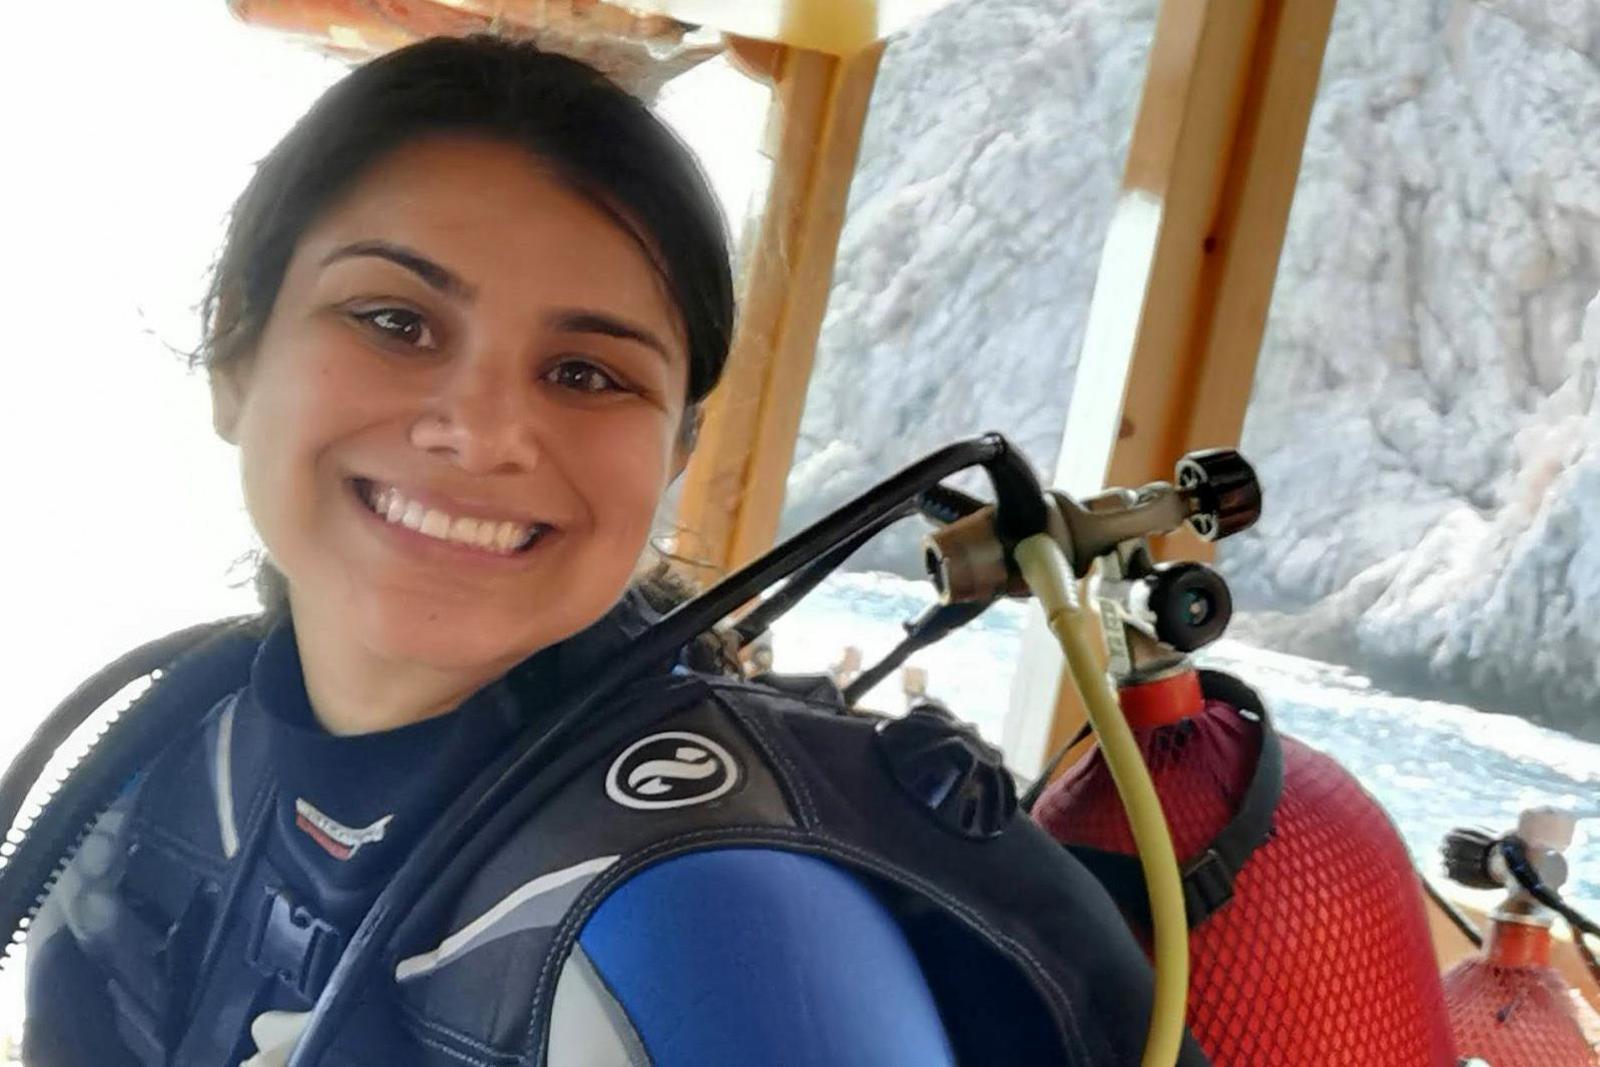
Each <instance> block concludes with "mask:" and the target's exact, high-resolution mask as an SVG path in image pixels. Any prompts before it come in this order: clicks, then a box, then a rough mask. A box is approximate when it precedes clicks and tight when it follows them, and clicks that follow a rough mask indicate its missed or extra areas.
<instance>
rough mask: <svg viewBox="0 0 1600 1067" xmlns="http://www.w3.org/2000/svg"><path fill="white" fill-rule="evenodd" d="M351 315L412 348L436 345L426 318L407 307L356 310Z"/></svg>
mask: <svg viewBox="0 0 1600 1067" xmlns="http://www.w3.org/2000/svg"><path fill="white" fill-rule="evenodd" d="M353 317H354V318H355V319H356V321H358V322H362V323H365V324H366V325H367V326H369V327H371V328H372V329H374V330H377V331H378V332H379V333H381V334H383V336H384V337H386V338H389V339H391V340H395V341H399V342H400V343H401V344H404V345H409V346H411V347H412V348H436V347H438V346H437V342H436V341H435V339H434V336H433V331H432V330H431V329H429V328H428V320H426V319H424V318H423V317H422V316H421V315H419V314H418V313H417V312H415V311H411V310H409V309H408V308H373V309H372V310H371V311H357V312H355V313H354V316H353Z"/></svg>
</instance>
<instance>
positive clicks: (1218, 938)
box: [1034, 669, 1455, 1067]
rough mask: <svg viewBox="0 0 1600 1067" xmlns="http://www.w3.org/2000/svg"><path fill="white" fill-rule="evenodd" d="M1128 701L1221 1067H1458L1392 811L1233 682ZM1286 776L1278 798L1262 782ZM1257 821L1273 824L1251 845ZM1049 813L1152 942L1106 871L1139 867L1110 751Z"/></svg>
mask: <svg viewBox="0 0 1600 1067" xmlns="http://www.w3.org/2000/svg"><path fill="white" fill-rule="evenodd" d="M1121 698H1122V705H1123V708H1124V711H1125V713H1126V714H1127V717H1128V720H1129V725H1130V726H1132V727H1133V729H1134V734H1135V736H1136V737H1137V739H1138V741H1139V744H1140V747H1141V749H1142V751H1143V753H1144V757H1145V760H1146V763H1147V764H1148V765H1149V767H1150V773H1151V777H1152V778H1153V779H1154V781H1155V785H1156V790H1157V792H1158V793H1159V794H1160V796H1161V800H1162V806H1163V808H1164V810H1165V812H1166V816H1167V820H1168V823H1169V824H1170V826H1171V829H1172V838H1173V845H1174V846H1175V848H1176V850H1177V853H1178V856H1179V858H1180V861H1181V862H1182V863H1183V864H1184V868H1185V875H1186V877H1185V896H1186V901H1187V903H1188V906H1189V915H1190V926H1191V934H1190V939H1189V944H1190V953H1191V964H1190V967H1191V977H1190V986H1189V1001H1188V1022H1189V1028H1190V1030H1191V1032H1192V1033H1193V1034H1194V1036H1195V1038H1196V1039H1197V1040H1198V1041H1199V1043H1200V1045H1201V1047H1202V1048H1204V1049H1205V1051H1206V1053H1207V1054H1208V1055H1209V1056H1210V1057H1211V1059H1212V1062H1213V1063H1215V1064H1216V1065H1217V1067H1235V1065H1237V1067H1257V1065H1262V1064H1272V1065H1274V1067H1297V1065H1302V1064H1303V1065H1305V1067H1327V1065H1328V1064H1359V1065H1361V1067H1453V1065H1454V1064H1455V1054H1454V1049H1453V1047H1452V1041H1451V1035H1450V1031H1449V1026H1448V1020H1447V1016H1446V1013H1445V1009H1444V999H1443V994H1442V992H1441V988H1440V980H1439V973H1438V969H1437V966H1436V964H1435V962H1434V954H1433V947H1432V940H1431V937H1430V934H1429V929H1428V923H1427V917H1426V914H1425V912H1424V910H1423V901H1422V893H1421V890H1420V888H1419V884H1418V880H1417V876H1416V874H1415V872H1414V870H1413V868H1412V865H1411V860H1410V857H1409V855H1408V853H1407V851H1406V848H1405V845H1404V844H1403V843H1402V842H1401V840H1400V838H1399V836H1398V835H1397V834H1396V833H1395V831H1394V829H1393V827H1392V826H1391V825H1390V823H1389V821H1388V819H1387V817H1386V816H1385V815H1384V813H1383V811H1382V809H1381V808H1379V806H1378V805H1377V803H1376V802H1375V801H1373V799H1372V798H1371V797H1369V796H1368V795H1367V794H1366V793H1365V792H1364V791H1363V790H1362V789H1361V787H1360V786H1359V785H1358V784H1357V783H1356V782H1355V780H1354V779H1353V778H1351V777H1350V775H1349V774H1348V773H1346V772H1345V771H1344V770H1343V769H1342V768H1341V767H1340V766H1339V765H1338V764H1337V763H1335V762H1334V761H1333V760H1332V759H1330V758H1329V757H1327V756H1325V755H1323V754H1321V753H1319V752H1317V751H1315V750H1314V749H1311V748H1309V747H1307V746H1305V745H1303V744H1300V743H1299V742H1297V741H1294V740H1292V739H1289V738H1280V737H1278V736H1277V735H1276V734H1275V733H1274V732H1273V731H1272V730H1271V727H1270V723H1269V721H1268V720H1267V718H1266V715H1265V711H1264V709H1263V708H1262V705H1261V702H1260V699H1259V697H1257V696H1256V695H1255V694H1254V693H1253V692H1252V691H1251V690H1250V689H1249V688H1248V687H1247V686H1245V685H1243V684H1242V683H1240V682H1239V681H1238V680H1237V679H1234V678H1232V677H1230V676H1228V675H1225V674H1219V673H1216V672H1210V671H1206V672H1199V674H1198V675H1197V674H1196V672H1194V671H1192V670H1187V669H1185V670H1183V671H1181V672H1179V673H1178V674H1176V675H1174V676H1172V677H1169V678H1167V679H1165V680H1162V681H1157V682H1149V683H1145V684H1143V685H1136V686H1125V687H1124V688H1123V689H1122V691H1121ZM1268 757H1270V760H1269V758H1268ZM1269 762H1276V765H1277V766H1278V767H1280V768H1281V779H1277V778H1276V776H1273V777H1274V782H1273V783H1268V784H1269V785H1270V784H1275V782H1276V781H1281V793H1280V794H1277V795H1276V796H1273V795H1270V791H1269V790H1266V789H1265V787H1264V786H1263V785H1262V784H1261V782H1262V780H1263V779H1265V778H1266V777H1268V775H1267V773H1266V772H1268V771H1270V770H1272V768H1271V767H1268V766H1266V764H1267V763H1269ZM1273 800H1276V804H1275V805H1274V804H1273V803H1272V801H1273ZM1246 809H1252V810H1253V815H1252V816H1251V817H1252V818H1253V819H1254V820H1255V821H1256V822H1257V823H1259V826H1258V827H1257V828H1256V832H1254V833H1250V834H1244V835H1241V833H1240V830H1241V829H1242V828H1245V827H1244V823H1245V822H1246V821H1247V820H1246V818H1245V816H1246V814H1247V811H1246ZM1034 814H1035V817H1036V818H1037V819H1038V821H1039V822H1040V823H1041V824H1042V825H1043V826H1044V828H1045V829H1046V830H1048V831H1049V832H1050V834H1051V835H1052V836H1054V837H1055V838H1056V839H1057V840H1059V841H1061V842H1062V843H1064V844H1067V845H1068V846H1070V847H1073V850H1074V852H1075V854H1077V855H1078V856H1079V858H1080V859H1083V860H1084V862H1085V863H1086V864H1088V865H1089V866H1090V868H1091V869H1092V870H1095V871H1096V873H1097V874H1102V879H1103V880H1105V881H1106V883H1107V886H1108V888H1109V889H1110V890H1111V891H1112V894H1113V895H1114V896H1117V897H1118V898H1119V901H1120V902H1121V903H1122V904H1123V907H1124V910H1125V912H1127V913H1128V915H1129V917H1130V920H1132V921H1133V923H1134V925H1135V927H1136V928H1140V927H1141V926H1142V927H1143V929H1142V930H1141V933H1143V932H1144V930H1147V929H1148V926H1147V923H1148V919H1147V918H1146V919H1141V916H1143V915H1147V914H1148V904H1147V902H1146V899H1145V895H1144V886H1143V879H1142V876H1140V875H1138V872H1137V868H1136V867H1133V866H1123V867H1121V868H1119V869H1118V870H1116V871H1113V872H1112V874H1113V875H1114V876H1113V877H1110V878H1107V877H1106V875H1105V874H1104V873H1102V872H1104V871H1106V870H1107V869H1108V867H1116V866H1117V864H1119V863H1120V864H1123V865H1131V864H1133V863H1135V862H1136V861H1135V860H1133V859H1132V858H1131V854H1132V853H1133V839H1132V835H1131V833H1130V831H1129V828H1128V823H1127V817H1126V815H1125V813H1124V811H1123V807H1122V802H1121V800H1120V799H1119V797H1118V795H1117V791H1116V788H1115V786H1114V785H1113V783H1112V781H1111V775H1110V772H1109V771H1108V769H1107V767H1106V764H1105V761H1104V759H1103V757H1102V756H1101V754H1100V751H1099V749H1098V748H1097V749H1095V750H1093V751H1092V752H1091V753H1090V754H1089V755H1088V756H1087V757H1085V758H1084V759H1082V760H1080V761H1079V762H1078V763H1077V764H1076V765H1075V766H1074V767H1073V768H1072V769H1071V770H1069V771H1068V772H1067V773H1066V774H1065V775H1064V776H1063V777H1062V778H1061V779H1059V780H1058V781H1056V782H1055V783H1053V784H1052V785H1051V787H1050V788H1049V789H1048V790H1047V791H1046V792H1045V793H1044V795H1043V796H1042V797H1041V798H1040V801H1039V803H1038V805H1037V806H1036V807H1035V809H1034ZM1245 829H1247V828H1245ZM1241 842H1242V844H1243V847H1241ZM1097 859H1109V860H1111V861H1112V862H1111V863H1110V864H1107V863H1101V862H1096V860H1097ZM1129 872H1131V874H1130V873H1129ZM1115 875H1120V876H1121V881H1122V884H1121V885H1118V884H1117V882H1118V877H1116V876H1115ZM1230 875H1231V877H1230ZM1130 882H1131V883H1133V884H1132V886H1131V889H1130V888H1129V883H1130ZM1197 920H1198V921H1197Z"/></svg>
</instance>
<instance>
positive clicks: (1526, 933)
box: [1444, 916, 1600, 1067]
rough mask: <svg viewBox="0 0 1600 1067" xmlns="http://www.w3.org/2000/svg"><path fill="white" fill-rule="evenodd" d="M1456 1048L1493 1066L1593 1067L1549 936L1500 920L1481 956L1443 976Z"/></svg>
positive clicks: (1541, 930)
mask: <svg viewBox="0 0 1600 1067" xmlns="http://www.w3.org/2000/svg"><path fill="white" fill-rule="evenodd" d="M1444 996H1445V1003H1446V1004H1447V1005H1448V1007H1449V1011H1450V1024H1451V1027H1452V1028H1453V1029H1454V1031H1455V1037H1456V1046H1457V1047H1458V1048H1459V1049H1460V1050H1461V1054H1462V1055H1463V1056H1476V1057H1478V1058H1480V1059H1482V1060H1484V1061H1486V1062H1488V1063H1490V1064H1492V1065H1493V1067H1595V1064H1596V1063H1597V1062H1600V1061H1597V1060H1596V1058H1595V1054H1594V1050H1593V1049H1592V1048H1590V1046H1589V1042H1588V1041H1587V1040H1586V1039H1585V1038H1584V1036H1583V1031H1582V1029H1580V1028H1579V1025H1578V1017H1577V1012H1576V1010H1575V1009H1574V1007H1573V1004H1572V991H1571V989H1570V988H1569V987H1568V986H1567V983H1566V981H1565V980H1564V979H1563V978H1562V977H1561V974H1560V972H1558V971H1557V970H1556V969H1555V968H1554V967H1552V966H1550V930H1549V928H1548V927H1546V926H1540V925H1529V924H1528V923H1525V922H1519V921H1516V920H1514V919H1509V918H1501V917H1499V916H1496V917H1495V918H1494V919H1493V921H1492V922H1491V924H1490V929H1489V936H1488V938H1487V939H1486V941H1485V942H1484V946H1483V953H1482V954H1481V955H1479V956H1475V957H1473V958H1472V959H1469V960H1465V961H1463V962H1461V963H1459V964H1457V965H1456V966H1455V967H1454V968H1452V969H1451V970H1450V972H1449V973H1448V974H1446V975H1445V977H1444Z"/></svg>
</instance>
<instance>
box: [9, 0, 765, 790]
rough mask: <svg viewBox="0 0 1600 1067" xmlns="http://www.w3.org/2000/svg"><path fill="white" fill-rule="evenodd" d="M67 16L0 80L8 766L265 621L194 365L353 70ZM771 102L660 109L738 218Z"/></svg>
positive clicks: (756, 99)
mask: <svg viewBox="0 0 1600 1067" xmlns="http://www.w3.org/2000/svg"><path fill="white" fill-rule="evenodd" d="M72 8H73V10H72V13H71V15H70V17H65V13H64V12H62V11H61V10H60V9H59V7H58V6H57V5H54V4H23V5H12V6H11V9H10V10H8V13H7V28H8V31H9V39H10V40H11V41H13V42H15V43H19V44H23V47H17V48H14V49H13V50H12V54H11V55H10V56H9V57H8V58H7V61H6V62H5V63H4V64H0V100H3V101H4V104H3V105H0V138H3V141H0V143H3V144H4V146H5V147H4V150H3V152H0V160H3V163H0V174H3V178H0V242H3V247H4V248H5V249H6V255H5V257H4V259H3V260H0V293H4V294H5V297H4V304H3V307H4V310H5V315H4V333H3V334H0V336H3V337H4V350H5V355H6V360H5V367H6V374H7V377H8V382H7V384H8V385H9V389H8V390H7V391H8V394H9V396H10V397H12V398H14V402H13V403H12V404H11V405H9V407H10V410H9V411H7V412H6V415H5V417H4V418H3V419H0V454H3V455H4V457H5V465H4V472H5V498H6V504H5V505H4V510H3V511H0V516H3V517H4V521H3V522H0V591H3V594H0V595H3V596H4V598H5V604H6V607H7V610H6V612H5V618H6V622H4V623H0V626H3V627H4V628H5V632H4V633H3V635H0V636H3V639H4V645H3V647H4V648H5V650H6V651H5V654H4V657H5V658H4V661H3V662H4V666H5V670H6V678H7V686H6V693H7V700H6V710H5V714H4V717H3V718H0V758H3V756H4V753H6V752H9V751H10V750H11V748H12V747H13V746H14V745H15V744H16V743H18V742H20V740H21V739H22V737H24V736H25V735H26V734H27V732H29V731H30V730H31V728H32V725H33V724H34V723H35V722H37V721H38V720H39V719H40V718H41V717H42V716H43V715H44V714H45V713H46V712H47V711H48V710H49V709H50V708H51V707H52V706H54V704H55V703H56V702H57V701H58V700H59V699H60V698H61V697H62V696H63V695H65V693H66V692H67V691H69V690H70V689H71V688H72V686H73V685H75V684H77V683H78V682H79V681H81V680H82V679H83V678H84V677H85V676H86V675H87V674H89V673H90V672H92V671H93V670H95V669H96V668H98V667H99V666H101V665H103V664H104V663H105V662H106V661H107V660H108V659H110V658H111V657H113V656H115V655H117V654H119V653H121V652H123V651H126V650H127V649H129V648H131V647H133V646H134V645H136V644H138V643H140V642H142V641H144V640H147V639H149V638H152V637H155V636H159V635H160V634H163V633H166V632H168V631H170V630H173V629H176V628H178V627H180V626H185V625H188V624H190V623H193V622H197V621H201V620H204V619H209V618H216V617H219V616H222V615H226V614H233V613H239V612H243V611H248V610H250V609H251V608H252V607H253V606H254V600H253V597H252V595H251V593H250V592H249V590H248V589H247V588H243V587H240V586H239V583H241V582H243V581H244V580H245V579H246V578H247V577H248V568H247V567H241V566H238V565H237V563H236V561H237V560H238V559H239V558H240V557H241V556H242V555H243V554H244V553H245V552H247V551H248V550H249V549H250V548H251V547H252V546H253V538H252V535H251V533H250V529H249V525H248V522H247V520H246V518H245V516H244V513H243V508H242V504H241V501H240V497H239V492H238V488H237V476H236V470H235V457H234V454H233V452H232V450H231V449H230V448H228V447H227V446H225V445H223V444H222V443H221V442H219V441H217V440H216V438H215V437H213V436H212V434H211V432H210V427H209V410H208V406H207V399H206V393H205V386H204V383H203V381H202V380H201V379H200V378H199V377H198V376H196V375H193V374H190V373H189V372H188V371H187V370H186V368H185V366H184V363H183V360H182V358H181V357H180V355H179V354H178V353H177V350H179V349H185V348H189V347H192V346H193V345H194V343H195V339H196V331H197V316H196V314H195V310H194V309H195V305H196V304H197V302H198V301H199V299H200V296H201V294H202V292H203V288H204V277H205V271H206V268H207V267H208V266H209V264H210V262H211V260H212V258H213V257H214V255H215V253H216V250H217V246H218V243H219V239H220V235H221V232H222V230H221V227H222V219H223V216H224V213H225V212H226V209H227V207H228V205H229V203H230V202H231V201H232V199H233V198H234V196H235V195H236V194H237V193H238V191H239V190H240V189H241V188H242V187H243V185H244V183H245V181H246V180H247V179H248V177H249V174H250V169H251V165H252V163H253V161H254V160H256V159H257V158H259V157H260V156H261V155H262V154H263V153H264V152H265V151H266V150H267V149H268V148H269V147H270V146H271V145H272V144H273V142H274V141H276V140H277V138H278V137H279V136H280V135H281V134H282V133H283V132H284V131H285V130H286V129H287V128H288V127H289V125H290V124H291V123H292V122H293V121H294V119H295V118H296V117H298V115H299V114H300V113H301V112H302V111H303V110H304V109H305V108H306V106H307V105H308V104H309V103H310V102H311V100H312V99H314V98H315V96H316V95H317V94H318V93H319V92H320V91H321V90H322V89H323V88H324V87H325V86H326V85H327V84H328V83H330V82H331V81H332V80H334V79H335V78H337V77H338V76H339V74H340V73H341V72H342V70H343V69H344V68H343V67H342V66H341V65H340V64H338V63H335V62H333V61H330V60H326V59H322V58H320V57H318V56H316V55H314V54H312V53H310V52H308V51H305V50H303V49H302V48H300V47H298V46H296V45H294V44H292V43H288V42H286V41H285V40H283V39H282V38H278V37H276V36H274V35H271V34H268V33H265V32H263V31H260V30H253V29H248V28H245V27H243V26H241V25H239V24H237V23H235V22H234V21H233V20H232V18H231V17H230V16H229V15H228V13H227V8H226V4H225V2H224V0H154V2H139V3H128V2H127V0H85V2H81V3H75V4H74V5H72ZM764 99H765V93H764V92H763V91H762V90H761V89H759V88H758V87H756V86H755V85H754V84H753V83H750V82H748V81H746V80H745V79H743V78H740V77H739V76H738V75H735V74H733V73H731V72H730V71H728V70H727V69H726V68H723V67H720V66H718V67H716V68H710V69H703V70H702V71H696V72H694V73H692V74H690V75H689V76H687V77H686V78H685V79H683V81H682V83H681V88H679V87H674V89H669V95H668V97H667V98H666V99H665V100H664V101H663V110H664V111H665V112H666V113H667V114H668V116H669V118H671V119H673V120H674V121H675V123H676V124H677V125H679V127H680V129H682V130H683V131H684V133H685V136H686V137H687V138H688V140H689V141H690V143H691V144H692V145H694V146H695V147H696V148H697V149H698V150H699V151H700V152H701V154H702V157H703V158H704V159H705V161H706V163H707V167H708V170H709V171H710V172H711V173H712V175H713V178H714V181H715V183H716V184H717V186H718V192H719V194H721V196H722V197H723V198H724V203H725V204H729V203H731V204H733V205H735V210H734V214H735V215H736V216H737V215H739V214H741V213H742V210H743V207H744V206H745V205H746V204H747V203H748V202H749V197H750V194H751V190H752V189H753V187H754V185H755V183H756V182H757V181H759V180H760V178H761V175H762V170H761V168H760V166H759V165H758V163H759V160H758V157H757V156H756V154H755V152H754V150H753V146H754V145H755V143H756V138H757V135H758V132H759V130H760V125H761V122H762V118H763V114H764Z"/></svg>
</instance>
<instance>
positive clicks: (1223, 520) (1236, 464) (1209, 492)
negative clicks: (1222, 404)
mask: <svg viewBox="0 0 1600 1067" xmlns="http://www.w3.org/2000/svg"><path fill="white" fill-rule="evenodd" d="M1177 480H1178V491H1179V492H1180V493H1184V494H1187V495H1189V497H1190V499H1191V501H1192V502H1193V506H1194V508H1195V511H1194V514H1192V515H1190V516H1189V525H1190V526H1191V527H1192V528H1193V529H1194V532H1195V533H1197V534H1199V535H1200V536H1201V537H1203V538H1205V539H1206V540H1207V541H1220V540H1221V539H1222V538H1224V537H1231V536H1232V535H1233V534H1236V533H1238V532H1239V531H1241V530H1247V529H1249V528H1250V527H1251V526H1254V525H1255V522H1256V520H1257V519H1259V518H1260V517H1261V483H1260V481H1258V480H1257V479H1256V472H1255V468H1253V467H1251V466H1250V464H1249V462H1248V461H1247V460H1246V459H1245V458H1244V457H1243V456H1241V455H1240V454H1239V453H1238V452H1236V451H1234V450H1233V449H1231V448H1211V449H1207V450H1205V451H1203V452H1191V453H1189V454H1188V455H1187V456H1184V457H1183V458H1182V459H1181V460H1179V461H1178V470H1177Z"/></svg>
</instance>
